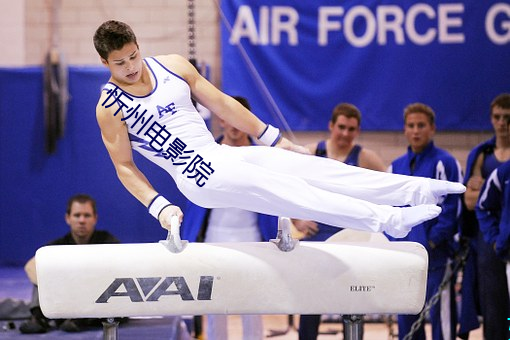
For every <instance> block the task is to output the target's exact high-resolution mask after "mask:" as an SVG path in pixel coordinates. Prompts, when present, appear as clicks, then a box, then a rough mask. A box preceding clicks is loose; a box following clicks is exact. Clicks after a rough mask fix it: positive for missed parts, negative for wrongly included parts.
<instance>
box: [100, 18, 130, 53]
mask: <svg viewBox="0 0 510 340" xmlns="http://www.w3.org/2000/svg"><path fill="white" fill-rule="evenodd" d="M93 40H94V47H95V48H96V51H97V53H98V54H99V56H100V57H101V59H102V60H105V61H108V58H109V57H110V53H112V52H113V51H120V50H122V49H123V48H124V47H125V46H126V45H129V44H133V45H134V46H136V48H137V49H138V42H137V41H136V35H135V33H134V32H133V30H132V29H131V27H130V26H129V25H128V24H126V23H123V22H120V21H116V20H108V21H106V22H104V23H102V24H101V26H99V27H98V28H97V30H96V33H95V34H94V39H93Z"/></svg>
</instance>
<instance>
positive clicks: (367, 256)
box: [36, 229, 428, 319]
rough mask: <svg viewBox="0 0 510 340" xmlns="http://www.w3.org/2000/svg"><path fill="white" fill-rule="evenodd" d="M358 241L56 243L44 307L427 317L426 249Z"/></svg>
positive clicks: (40, 269)
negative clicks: (282, 244)
mask: <svg viewBox="0 0 510 340" xmlns="http://www.w3.org/2000/svg"><path fill="white" fill-rule="evenodd" d="M174 232H175V230H174ZM279 232H281V229H280V230H279ZM348 234H349V232H348V230H344V231H341V232H340V233H338V234H337V235H338V236H336V235H335V236H333V237H332V238H331V239H330V240H328V241H326V242H304V241H302V242H296V244H292V247H291V249H285V250H284V251H282V250H281V249H280V247H279V246H277V244H275V243H276V242H243V243H187V242H185V241H184V242H182V241H180V238H178V236H177V240H178V241H180V242H182V243H181V244H180V245H182V247H181V248H180V249H177V250H175V249H172V247H169V246H168V244H165V241H161V242H159V243H143V244H108V245H105V244H103V245H79V246H70V245H69V246H66V245H62V246H46V247H42V248H40V249H39V250H38V251H37V253H36V271H37V281H38V286H39V298H40V304H41V309H42V311H43V313H44V315H45V316H47V317H49V318H55V319H57V318H88V317H91V318H92V317H93V318H115V317H131V316H161V315H204V314H323V313H324V314H325V313H329V314H344V315H345V314H349V315H357V314H374V313H376V314H385V313H387V314H390V313H391V314H394V313H399V314H418V313H419V312H420V311H421V309H422V307H423V305H424V302H425V291H426V282H427V280H426V279H427V265H428V257H427V252H426V250H425V249H424V248H423V246H421V245H420V244H418V243H414V242H389V241H387V240H386V239H385V238H384V240H380V239H379V238H378V237H374V236H373V235H372V236H371V235H369V234H368V233H366V234H364V233H361V234H357V233H354V235H362V237H361V239H356V237H354V239H353V237H347V240H346V237H345V236H342V235H348ZM177 235H178V234H177ZM285 235H290V234H286V231H285V230H284V236H285ZM366 235H369V236H368V237H367V236H366ZM169 236H170V234H169ZM378 236H380V237H384V236H382V235H378ZM279 237H281V233H280V234H279ZM169 239H170V237H169ZM167 242H168V241H167ZM179 247H180V246H179ZM179 247H178V248H179Z"/></svg>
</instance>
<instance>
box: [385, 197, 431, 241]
mask: <svg viewBox="0 0 510 340" xmlns="http://www.w3.org/2000/svg"><path fill="white" fill-rule="evenodd" d="M398 209H400V211H401V214H402V219H401V223H400V225H399V226H390V227H389V228H387V229H386V230H385V232H386V233H387V234H388V235H390V236H392V237H395V238H402V237H405V236H406V235H407V234H409V232H410V231H411V229H412V228H413V227H414V226H416V225H418V224H420V223H423V222H425V221H428V220H431V219H433V218H435V217H437V216H438V215H439V214H440V213H441V207H439V206H437V205H435V204H422V205H417V206H414V207H405V208H398Z"/></svg>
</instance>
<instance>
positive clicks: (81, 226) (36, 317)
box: [19, 194, 119, 334]
mask: <svg viewBox="0 0 510 340" xmlns="http://www.w3.org/2000/svg"><path fill="white" fill-rule="evenodd" d="M65 221H66V223H67V225H69V227H70V232H69V233H67V234H66V235H64V236H63V237H61V238H59V239H56V240H54V241H52V242H50V243H49V244H48V245H72V244H76V245H78V244H103V243H119V240H118V239H117V238H115V236H113V235H112V234H110V233H109V232H107V231H102V230H96V229H95V227H96V223H97V210H96V201H95V200H94V199H93V198H92V197H90V196H88V195H84V194H78V195H75V196H72V197H71V198H70V199H69V201H68V203H67V210H66V215H65ZM25 271H26V272H27V275H28V277H29V279H30V281H31V282H32V283H33V284H34V289H33V292H32V301H31V303H30V313H31V314H32V317H31V318H30V320H28V321H26V322H24V323H22V324H21V325H20V328H19V329H20V331H21V333H27V334H28V333H46V332H47V331H48V330H49V329H50V328H51V327H50V320H49V319H47V318H46V317H45V316H44V315H43V313H42V311H41V308H40V306H39V293H38V289H37V275H36V271H35V258H31V259H30V260H29V261H28V262H27V264H26V265H25ZM56 325H58V326H59V328H60V329H61V330H63V331H66V332H79V331H81V330H82V329H83V328H84V327H88V326H94V325H98V326H101V322H100V320H97V319H74V320H71V319H69V320H58V321H57V322H56Z"/></svg>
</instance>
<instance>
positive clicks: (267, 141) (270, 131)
mask: <svg viewBox="0 0 510 340" xmlns="http://www.w3.org/2000/svg"><path fill="white" fill-rule="evenodd" d="M280 138H282V134H281V133H280V129H278V128H275V127H274V126H272V125H269V124H267V126H266V129H265V130H264V131H262V133H261V134H260V136H258V138H257V139H258V140H259V141H260V142H261V143H262V144H264V145H266V146H275V145H276V144H277V143H278V142H279V141H280Z"/></svg>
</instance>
